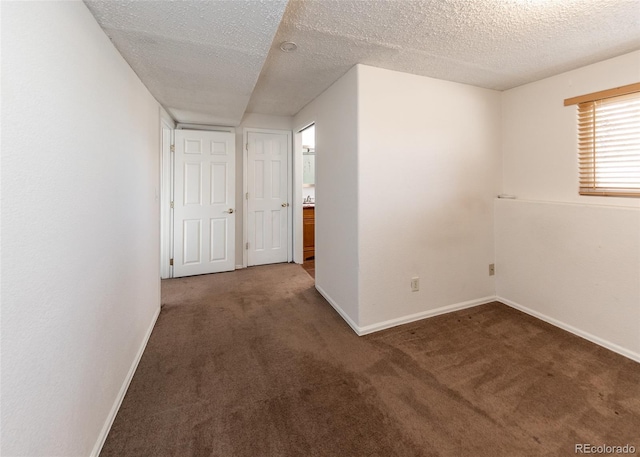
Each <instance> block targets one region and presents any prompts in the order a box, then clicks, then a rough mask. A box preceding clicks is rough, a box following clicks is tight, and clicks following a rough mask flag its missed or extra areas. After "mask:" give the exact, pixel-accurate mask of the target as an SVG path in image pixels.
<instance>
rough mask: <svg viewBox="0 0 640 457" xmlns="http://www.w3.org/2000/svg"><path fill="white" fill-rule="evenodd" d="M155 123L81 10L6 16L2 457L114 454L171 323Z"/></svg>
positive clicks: (19, 9) (135, 85) (43, 5)
mask: <svg viewBox="0 0 640 457" xmlns="http://www.w3.org/2000/svg"><path fill="white" fill-rule="evenodd" d="M159 113H160V106H159V105H158V103H157V102H156V101H155V100H154V98H153V97H152V96H151V95H150V94H149V92H148V91H147V89H146V88H145V87H144V86H143V85H142V83H141V82H140V80H139V79H138V77H137V76H136V75H135V74H134V72H133V71H132V70H131V68H130V67H129V65H127V63H126V62H125V61H124V59H123V58H122V57H121V56H120V54H118V52H117V51H116V49H115V48H114V47H113V45H112V44H111V42H110V41H109V39H108V38H107V36H106V35H105V34H104V32H103V31H102V29H101V28H100V27H99V26H98V24H97V23H96V21H95V19H94V18H93V16H92V15H91V13H90V12H89V10H88V9H87V7H86V6H85V5H84V3H82V2H36V3H33V2H6V3H3V4H2V221H1V224H2V284H1V287H2V324H1V325H2V328H1V331H0V334H1V338H2V341H1V348H2V382H1V389H2V412H1V421H2V424H1V429H2V443H1V450H0V453H1V454H2V455H7V456H9V455H10V456H36V455H37V456H45V455H47V456H51V455H60V456H87V455H90V454H92V453H93V454H95V453H97V451H98V450H99V448H100V446H101V444H102V439H103V438H104V436H105V433H106V431H107V430H108V426H109V425H110V420H111V419H113V417H114V415H115V412H116V410H117V407H118V405H119V401H120V400H121V398H122V395H124V389H125V388H126V386H127V381H128V379H129V376H130V375H131V374H132V370H133V369H134V368H135V364H136V362H137V360H138V359H137V357H138V356H139V354H140V351H141V350H142V349H143V346H144V344H145V342H146V337H147V336H148V332H150V330H151V326H152V325H153V323H154V321H155V317H156V316H157V313H158V312H159V309H160V280H159V278H160V271H159V270H160V268H159V264H160V260H159V253H160V234H159V231H160V212H159V194H160V187H159V186H160V182H159V177H160V170H159V162H160V146H159V139H160V129H159V124H160V117H159Z"/></svg>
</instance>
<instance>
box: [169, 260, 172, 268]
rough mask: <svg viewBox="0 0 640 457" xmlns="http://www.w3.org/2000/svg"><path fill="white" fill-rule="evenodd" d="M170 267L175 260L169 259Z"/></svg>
mask: <svg viewBox="0 0 640 457" xmlns="http://www.w3.org/2000/svg"><path fill="white" fill-rule="evenodd" d="M169 266H171V267H172V266H173V259H169Z"/></svg>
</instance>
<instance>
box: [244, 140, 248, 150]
mask: <svg viewBox="0 0 640 457" xmlns="http://www.w3.org/2000/svg"><path fill="white" fill-rule="evenodd" d="M245 147H246V148H247V151H248V150H249V142H248V141H247V145H246V146H245Z"/></svg>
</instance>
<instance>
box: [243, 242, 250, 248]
mask: <svg viewBox="0 0 640 457" xmlns="http://www.w3.org/2000/svg"><path fill="white" fill-rule="evenodd" d="M244 248H245V249H249V242H248V241H247V244H246V245H245V247H244Z"/></svg>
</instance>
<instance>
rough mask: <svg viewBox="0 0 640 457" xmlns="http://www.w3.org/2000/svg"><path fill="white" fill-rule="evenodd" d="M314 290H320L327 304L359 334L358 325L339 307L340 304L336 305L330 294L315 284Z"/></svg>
mask: <svg viewBox="0 0 640 457" xmlns="http://www.w3.org/2000/svg"><path fill="white" fill-rule="evenodd" d="M316 290H317V291H318V292H320V295H322V296H323V297H324V299H325V300H327V301H328V302H329V304H330V305H331V306H332V307H333V309H335V310H336V311H337V312H338V314H340V317H342V319H344V320H345V322H346V323H347V324H349V327H351V329H352V330H353V331H354V332H356V334H357V335H360V330H359V327H358V325H357V324H356V323H355V322H353V320H351V318H350V317H349V315H348V314H347V313H346V312H345V311H344V310H343V309H342V308H341V307H340V305H338V304H337V303H336V302H335V301H334V300H333V299H332V298H331V296H330V295H329V294H328V293H327V292H325V291H324V290H323V289H322V287H320V286H318V285H317V284H316Z"/></svg>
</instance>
